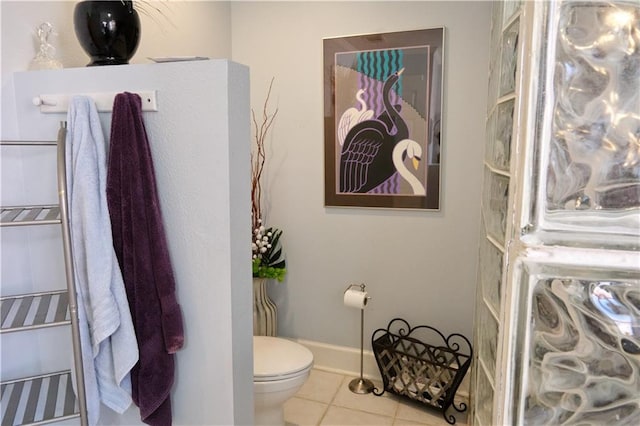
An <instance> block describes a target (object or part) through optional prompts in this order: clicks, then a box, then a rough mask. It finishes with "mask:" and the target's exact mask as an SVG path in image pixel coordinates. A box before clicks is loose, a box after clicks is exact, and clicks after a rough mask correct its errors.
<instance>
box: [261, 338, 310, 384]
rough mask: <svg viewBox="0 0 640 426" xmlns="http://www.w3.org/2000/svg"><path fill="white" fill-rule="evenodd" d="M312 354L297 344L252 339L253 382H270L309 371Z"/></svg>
mask: <svg viewBox="0 0 640 426" xmlns="http://www.w3.org/2000/svg"><path fill="white" fill-rule="evenodd" d="M311 364H313V354H312V353H311V351H310V350H309V349H307V348H305V347H304V346H302V345H301V344H299V343H296V342H292V341H290V340H287V339H282V338H278V337H270V336H254V337H253V381H254V382H271V381H277V380H286V379H289V378H292V377H296V376H299V375H300V374H302V373H304V372H305V371H307V370H309V369H311Z"/></svg>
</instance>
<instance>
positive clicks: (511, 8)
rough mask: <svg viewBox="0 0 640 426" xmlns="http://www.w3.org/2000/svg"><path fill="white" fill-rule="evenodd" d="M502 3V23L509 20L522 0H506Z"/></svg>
mask: <svg viewBox="0 0 640 426" xmlns="http://www.w3.org/2000/svg"><path fill="white" fill-rule="evenodd" d="M503 5H504V14H503V16H504V19H503V21H502V23H503V25H505V24H506V23H507V22H509V19H511V18H512V17H513V15H514V14H515V13H516V12H517V11H518V10H519V9H520V6H521V5H522V1H520V0H506V1H504V2H503Z"/></svg>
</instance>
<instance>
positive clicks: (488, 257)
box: [480, 236, 502, 313]
mask: <svg viewBox="0 0 640 426" xmlns="http://www.w3.org/2000/svg"><path fill="white" fill-rule="evenodd" d="M483 237H484V236H483ZM480 244H481V245H480V283H481V286H482V296H483V297H484V299H485V300H486V301H487V302H488V303H489V305H490V306H491V309H493V311H494V312H496V313H498V312H500V297H501V285H502V252H501V251H500V250H498V249H497V248H496V246H494V245H493V244H492V243H491V241H489V240H488V239H486V238H483V239H482V242H481V243H480Z"/></svg>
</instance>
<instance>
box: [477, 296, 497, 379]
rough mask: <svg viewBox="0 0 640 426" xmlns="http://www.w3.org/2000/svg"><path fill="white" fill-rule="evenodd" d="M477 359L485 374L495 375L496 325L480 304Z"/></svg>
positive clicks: (482, 304) (487, 309) (485, 308)
mask: <svg viewBox="0 0 640 426" xmlns="http://www.w3.org/2000/svg"><path fill="white" fill-rule="evenodd" d="M478 309H479V310H480V311H479V312H478V321H479V323H478V325H479V329H478V342H477V343H476V345H477V346H478V358H480V359H481V360H482V362H483V363H484V365H485V367H486V368H487V373H488V374H489V375H490V376H491V377H495V374H496V352H497V348H498V323H497V322H496V320H495V318H494V317H493V315H492V314H491V312H490V311H489V308H487V305H485V304H484V303H481V304H479V305H478Z"/></svg>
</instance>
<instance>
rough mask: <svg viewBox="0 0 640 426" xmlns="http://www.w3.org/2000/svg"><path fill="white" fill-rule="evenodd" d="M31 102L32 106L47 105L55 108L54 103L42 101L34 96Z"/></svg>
mask: <svg viewBox="0 0 640 426" xmlns="http://www.w3.org/2000/svg"><path fill="white" fill-rule="evenodd" d="M31 102H33V104H34V105H35V106H40V105H48V106H55V105H56V103H55V102H51V101H46V100H44V99H42V98H41V97H40V96H35V97H34V98H33V99H32V100H31Z"/></svg>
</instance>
